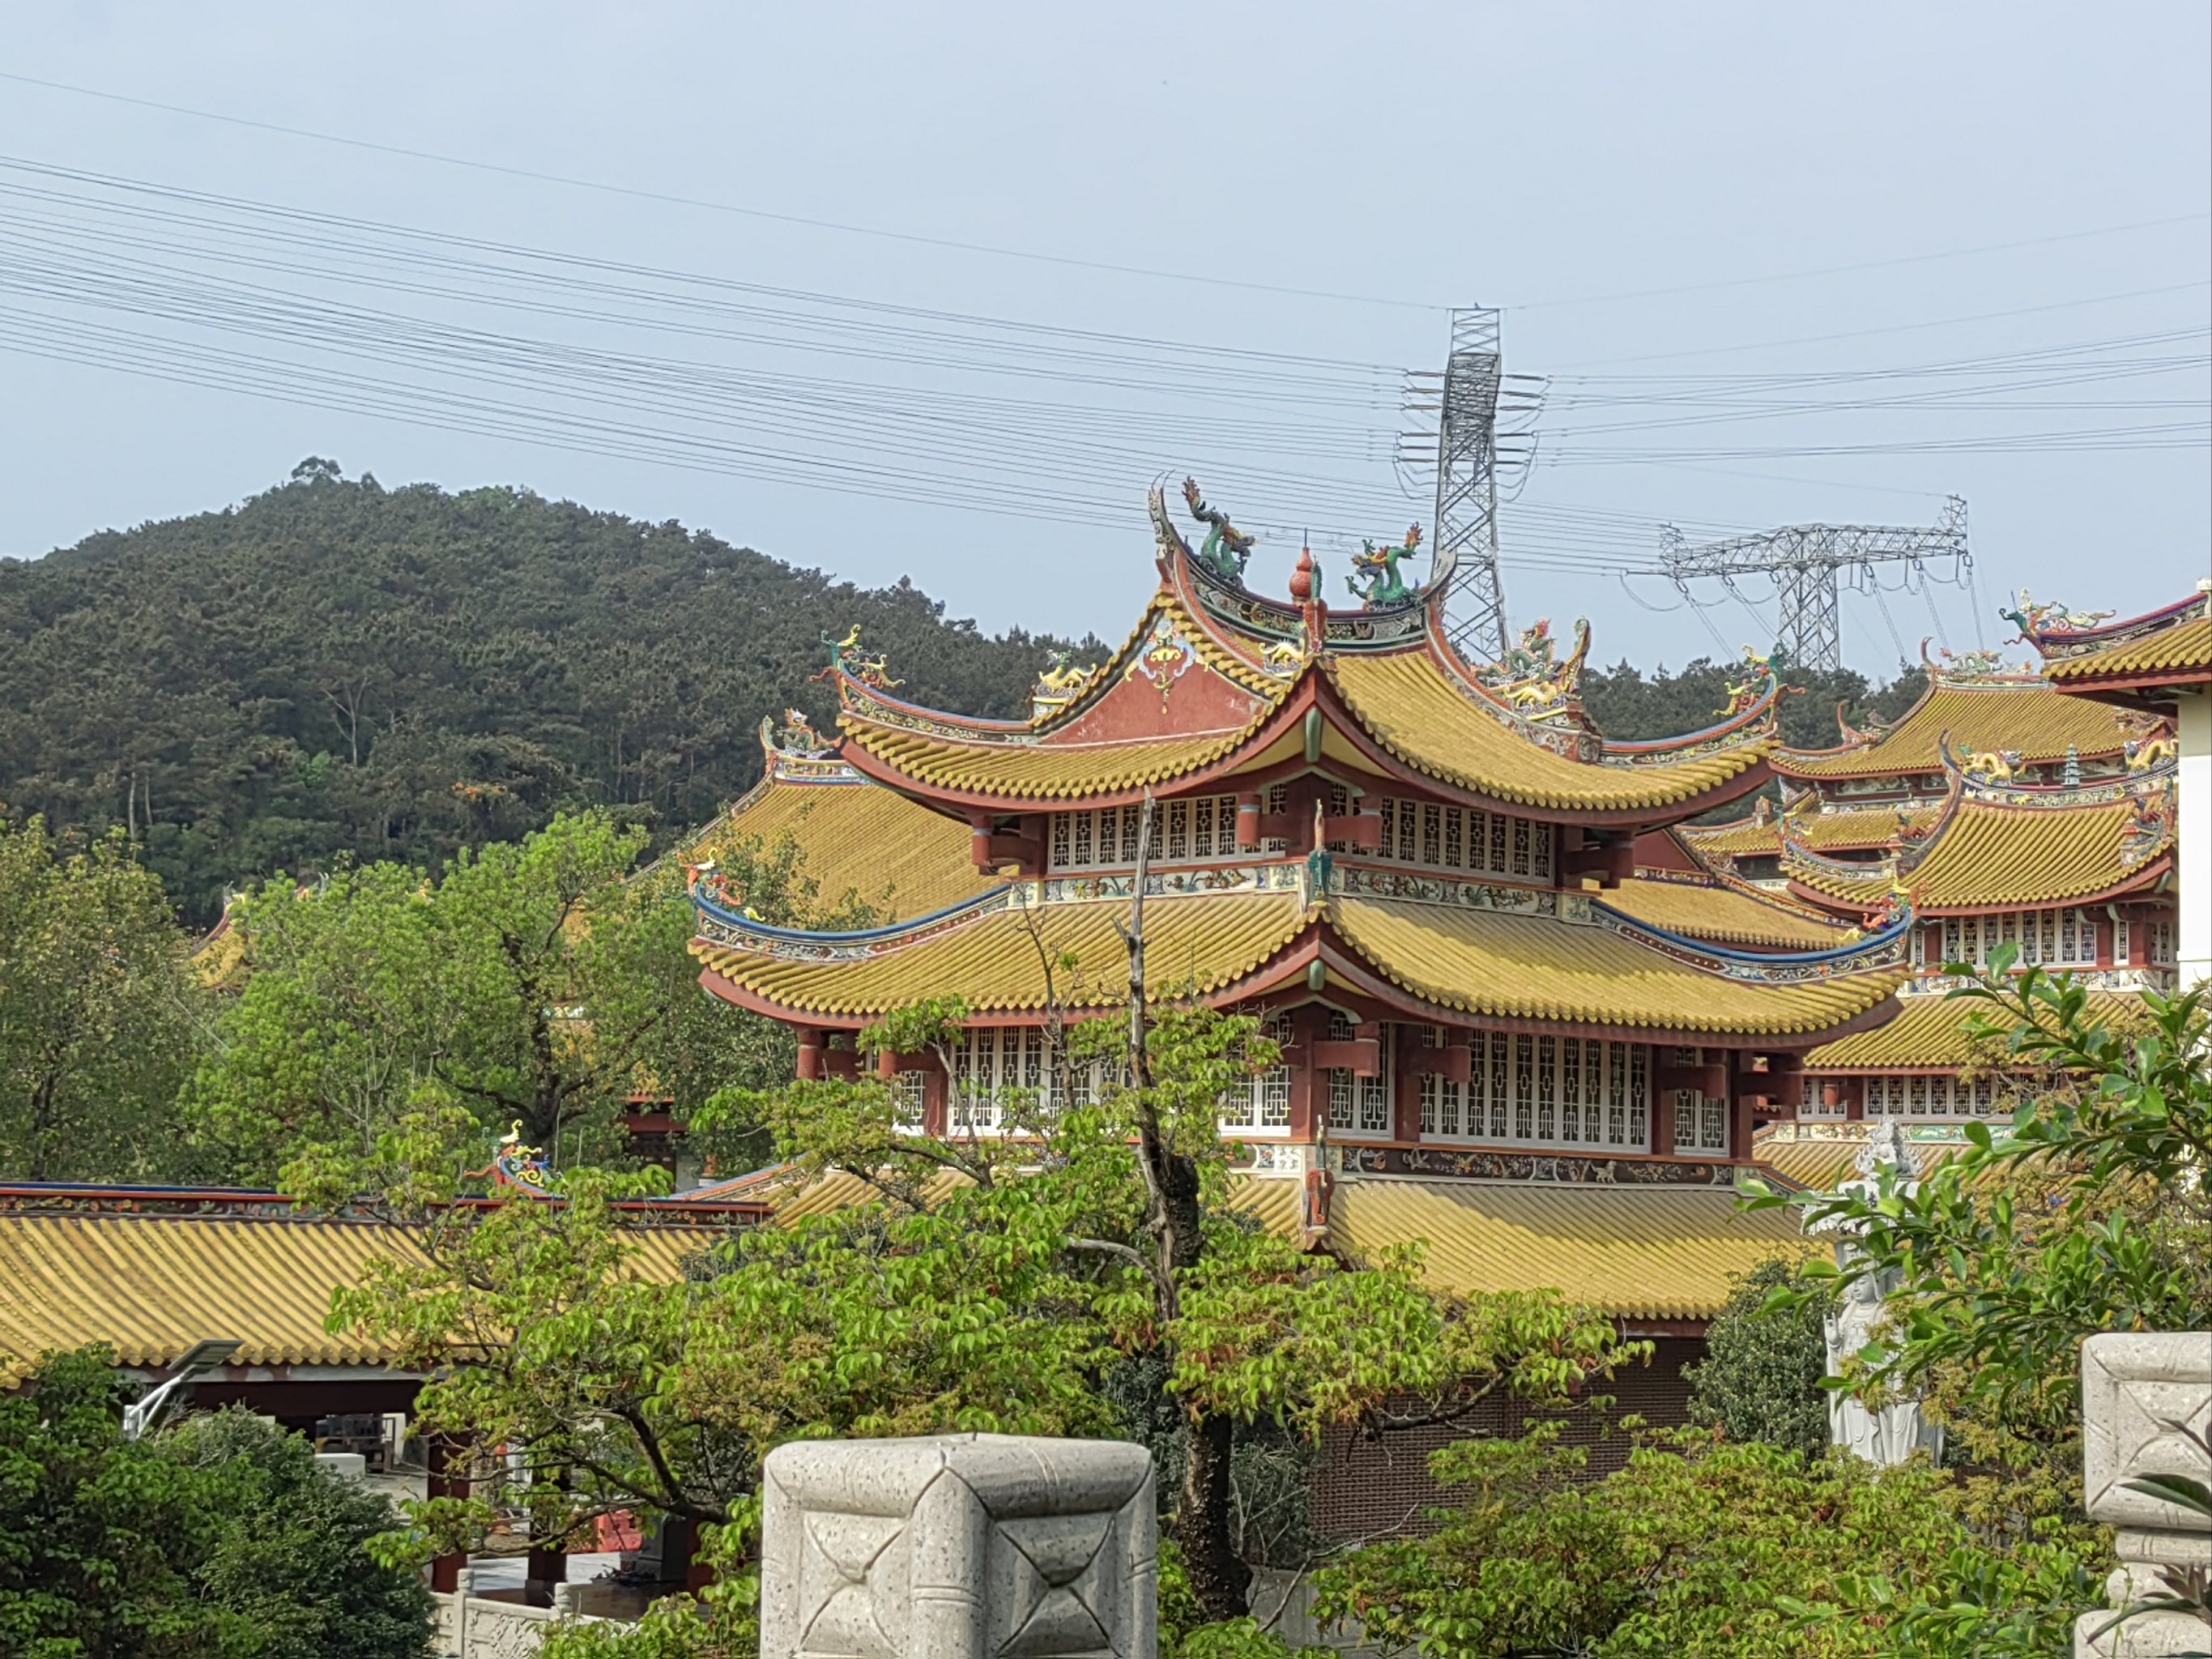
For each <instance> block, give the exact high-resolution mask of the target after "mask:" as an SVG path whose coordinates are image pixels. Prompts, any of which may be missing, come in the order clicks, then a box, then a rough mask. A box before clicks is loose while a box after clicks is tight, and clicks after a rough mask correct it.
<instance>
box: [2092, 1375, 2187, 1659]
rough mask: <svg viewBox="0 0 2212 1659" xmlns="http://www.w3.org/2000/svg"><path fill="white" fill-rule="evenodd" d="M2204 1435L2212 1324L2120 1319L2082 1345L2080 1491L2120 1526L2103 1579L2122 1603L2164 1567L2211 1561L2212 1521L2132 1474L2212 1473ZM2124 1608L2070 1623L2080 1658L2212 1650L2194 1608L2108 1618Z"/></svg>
mask: <svg viewBox="0 0 2212 1659" xmlns="http://www.w3.org/2000/svg"><path fill="white" fill-rule="evenodd" d="M2177 1425H2178V1426H2177ZM2184 1431H2186V1432H2184ZM2191 1435H2194V1436H2196V1437H2197V1438H2196V1439H2195V1440H2192V1439H2191ZM2207 1436H2212V1331H2189V1332H2180V1333H2172V1334H2169V1333H2157V1334H2132V1333H2129V1332H2122V1331H2112V1332H2106V1333H2103V1334H2100V1335H2097V1336H2093V1337H2091V1338H2090V1339H2089V1340H2087V1342H2085V1343H2083V1344H2082V1345H2081V1486H2082V1496H2083V1498H2084V1499H2085V1500H2086V1503H2087V1508H2088V1511H2089V1515H2090V1517H2091V1518H2092V1519H2093V1520H2098V1521H2102V1522H2106V1524H2108V1525H2110V1526H2113V1527H2117V1528H2119V1536H2118V1538H2117V1539H2115V1540H2114V1541H2113V1542H2114V1545H2115V1547H2116V1548H2117V1549H2118V1553H2119V1557H2120V1565H2119V1570H2118V1571H2117V1572H2115V1573H2113V1574H2112V1577H2111V1578H2110V1579H2109V1580H2107V1581H2106V1590H2107V1592H2108V1593H2109V1594H2110V1595H2111V1597H2112V1607H2114V1608H2115V1609H2118V1608H2122V1607H2127V1606H2128V1605H2130V1603H2131V1602H2134V1601H2139V1600H2141V1599H2142V1598H2144V1597H2146V1596H2153V1595H2160V1594H2161V1593H2162V1591H2161V1588H2160V1584H2159V1583H2158V1579H2159V1575H2160V1571H2161V1570H2163V1569H2166V1568H2179V1569H2187V1568H2190V1567H2197V1568H2212V1523H2208V1522H2206V1521H2205V1519H2204V1518H2203V1516H2198V1515H2194V1514H2192V1513H2191V1512H2190V1511H2189V1510H2185V1509H2184V1508H2182V1507H2181V1506H2180V1505H2179V1504H2171V1503H2168V1502H2166V1500H2165V1499H2164V1498H2153V1497H2151V1496H2149V1495H2148V1494H2147V1493H2144V1492H2130V1491H2129V1490H2128V1483H2129V1482H2130V1481H2131V1480H2142V1478H2143V1477H2144V1476H2146V1475H2153V1474H2168V1475H2185V1476H2188V1477H2189V1478H2191V1479H2192V1480H2199V1481H2203V1482H2205V1483H2206V1484H2208V1485H2212V1455H2207V1454H2206V1452H2205V1449H2204V1447H2203V1443H2202V1442H2203V1439H2204V1438H2205V1437H2207ZM2116 1616H2117V1614H2116V1613H2087V1614H2084V1615H2083V1616H2082V1618H2081V1620H2080V1621H2079V1622H2078V1623H2077V1624H2076V1625H2075V1626H2074V1651H2075V1656H2076V1659H2154V1656H2158V1655H2166V1654H2186V1653H2203V1652H2206V1651H2208V1650H2212V1625H2207V1624H2206V1623H2204V1621H2203V1620H2201V1619H2198V1618H2197V1617H2196V1616H2195V1615H2193V1614H2191V1613H2145V1614H2143V1615H2142V1617H2140V1618H2136V1619H2130V1620H2128V1621H2127V1622H2126V1623H2125V1624H2123V1625H2119V1626H2113V1627H2112V1628H2111V1629H2106V1626H2112V1620H2113V1619H2114V1618H2115V1617H2116ZM2100 1631H2102V1632H2104V1634H2102V1635H2101V1636H2100V1635H2099V1634H2098V1632H2100Z"/></svg>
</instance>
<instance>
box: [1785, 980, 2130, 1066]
mask: <svg viewBox="0 0 2212 1659" xmlns="http://www.w3.org/2000/svg"><path fill="white" fill-rule="evenodd" d="M1902 1001H1903V1004H1904V1008H1903V1012H1900V1013H1899V1015H1898V1017H1897V1018H1895V1019H1893V1020H1892V1021H1890V1022H1889V1024H1887V1025H1884V1026H1881V1028H1879V1029H1878V1030H1872V1031H1858V1032H1855V1033H1853V1034H1852V1035H1851V1036H1847V1037H1843V1038H1840V1039H1838V1041H1836V1042H1831V1043H1828V1044H1826V1045H1825V1046H1824V1047H1821V1048H1815V1049H1814V1050H1813V1052H1812V1053H1810V1054H1808V1055H1806V1056H1805V1064H1806V1065H1808V1066H1815V1067H1818V1068H1820V1069H1821V1070H1824V1071H1832V1072H1878V1071H1907V1070H1934V1069H1938V1068H1940V1069H1942V1070H1944V1071H1953V1072H1955V1071H1960V1070H1965V1069H1967V1068H1969V1067H1973V1066H1994V1065H1996V1064H1997V1063H1999V1062H2001V1061H2002V1059H2003V1057H2004V1045H2003V1044H2002V1042H1995V1043H1988V1044H1981V1045H1977V1044H1976V1043H1975V1042H1974V1041H1973V1040H1972V1038H1971V1037H1969V1036H1967V1035H1966V1022H1967V1021H1968V1020H1970V1019H1972V1018H1975V1017H1976V1016H1978V1015H1989V1014H1992V1013H1994V1012H1996V1011H1995V1010H1994V1009H1993V1008H1991V1006H1990V1005H1989V1004H1988V1003H1986V1002H1980V1001H1964V1000H1961V1001H1954V1000H1952V999H1951V998H1949V997H1948V996H1942V995H1940V994H1936V993H1934V992H1924V993H1923V994H1919V995H1917V996H1910V997H1905V998H1903V999H1902ZM2143 1013H2144V1008H2143V1001H2142V998H2141V997H2140V996H2137V995H2136V994H2135V993H2133V992H2131V991H2093V992H2091V993H2090V994H2089V1018H2091V1019H2092V1020H2093V1021H2094V1022H2095V1023H2097V1024H2102V1025H2105V1026H2106V1027H2108V1028H2110V1029H2112V1030H2128V1029H2130V1028H2131V1027H2133V1026H2134V1025H2136V1024H2139V1023H2140V1022H2141V1021H2142V1017H2143Z"/></svg>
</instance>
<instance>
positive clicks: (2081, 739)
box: [1771, 665, 2142, 784]
mask: <svg viewBox="0 0 2212 1659" xmlns="http://www.w3.org/2000/svg"><path fill="white" fill-rule="evenodd" d="M1929 666H1930V671H1929V675H1928V683H1927V684H1926V685H1925V686H1923V688H1922V690H1921V692H1920V695H1919V696H1917V697H1916V698H1914V699H1913V702H1912V706H1911V708H1907V709H1906V710H1905V712H1904V713H1903V714H1899V716H1898V717H1897V718H1896V719H1895V720H1891V721H1889V722H1888V723H1887V724H1886V725H1883V726H1880V727H1878V728H1875V729H1862V728H1857V727H1850V726H1846V727H1845V730H1846V731H1847V732H1849V734H1850V740H1849V741H1845V742H1842V743H1838V744H1833V745H1832V746H1830V747H1828V748H1826V749H1796V748H1791V747H1789V746H1787V745H1784V746H1782V747H1779V748H1778V749H1777V750H1775V751H1774V755H1773V757H1772V760H1771V765H1772V766H1773V768H1774V769H1775V771H1776V772H1778V773H1779V774H1780V775H1782V776H1783V777H1784V778H1785V779H1790V780H1796V781H1803V782H1805V783H1808V784H1815V783H1819V782H1821V781H1832V780H1842V779H1850V778H1875V777H1882V778H1910V777H1913V776H1917V775H1927V774H1931V773H1934V772H1935V771H1936V770H1937V769H1938V761H1937V757H1936V753H1935V745H1934V743H1933V742H1932V741H1931V739H1933V738H1936V737H1937V736H1938V735H1940V734H1941V733H1942V732H1944V731H1946V730H1950V731H1954V732H1955V731H1956V729H1957V727H1958V726H1959V725H1960V722H1961V721H1969V722H1971V721H1972V720H1986V721H1988V722H1989V724H1990V728H1991V730H1992V731H1993V732H1994V731H2002V733H2003V739H2002V740H2003V741H2004V742H2006V743H2008V744H2018V745H2020V747H2019V749H2018V750H2017V751H2016V752H2018V753H2020V754H2021V757H2022V760H2023V762H2024V763H2027V764H2029V765H2046V764H2051V763H2055V762H2057V761H2060V760H2063V759H2066V758H2067V757H2069V754H2070V755H2071V756H2072V757H2074V758H2075V759H2079V760H2092V761H2095V760H2109V759H2112V758H2114V757H2118V756H2119V755H2120V754H2121V753H2122V752H2123V751H2124V749H2125V747H2126V745H2127V744H2128V742H2129V741H2130V738H2131V737H2139V736H2141V735H2142V729H2141V725H2140V719H2139V718H2137V720H2136V723H2135V724H2133V725H2131V724H2130V717H2128V716H2125V715H2123V714H2120V713H2118V711H2115V710H2111V709H2106V710H2104V711H2102V712H2101V713H2098V712H2093V709H2094V705H2081V704H2079V703H2078V702H2076V701H2075V700H2074V699H2069V698H2067V697H2065V696H2063V694H2061V693H2060V692H2059V690H2057V687H2055V686H2053V685H2052V684H2051V682H2050V681H2049V680H2048V679H2046V678H2045V677H2044V676H2043V675H2042V674H2041V673H2039V672H2034V671H2027V672H2021V673H2013V672H2004V673H1981V672H1973V673H1966V672H1960V671H1956V670H1955V669H1951V668H1945V667H1942V666H1939V665H1929ZM2024 708H2026V709H2029V710H2031V711H2032V712H2028V713H2025V714H2024V713H2023V712H2022V711H2023V709H2024ZM1991 714H1996V715H1998V716H2000V717H2001V718H1999V719H1996V720H1990V719H1989V717H1990V715H1991Z"/></svg>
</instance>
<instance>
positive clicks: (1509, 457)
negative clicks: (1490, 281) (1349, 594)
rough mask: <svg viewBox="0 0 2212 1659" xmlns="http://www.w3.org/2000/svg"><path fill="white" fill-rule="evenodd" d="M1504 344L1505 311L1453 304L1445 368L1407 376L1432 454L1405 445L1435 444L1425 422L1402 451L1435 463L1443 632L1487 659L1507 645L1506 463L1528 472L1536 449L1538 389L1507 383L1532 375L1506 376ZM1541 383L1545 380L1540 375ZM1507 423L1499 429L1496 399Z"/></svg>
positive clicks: (1417, 466) (1415, 460) (1412, 465)
mask: <svg viewBox="0 0 2212 1659" xmlns="http://www.w3.org/2000/svg"><path fill="white" fill-rule="evenodd" d="M1415 378H1416V379H1417V380H1425V381H1429V382H1431V383H1433V382H1436V381H1437V380H1441V382H1442V384H1441V385H1440V386H1439V385H1435V384H1431V385H1427V386H1418V387H1416V386H1412V385H1410V384H1409V386H1408V391H1407V404H1406V408H1407V413H1408V414H1409V415H1413V416H1423V417H1426V416H1434V417H1435V422H1436V426H1435V435H1434V445H1435V447H1434V451H1433V459H1431V458H1430V456H1429V455H1425V454H1421V453H1418V452H1417V453H1411V454H1407V453H1404V452H1403V448H1402V447H1403V446H1404V445H1406V444H1408V443H1410V444H1413V445H1416V446H1418V447H1419V448H1422V449H1425V448H1426V447H1428V442H1429V438H1430V435H1429V433H1428V431H1427V430H1426V429H1425V428H1426V425H1427V422H1426V420H1425V419H1424V420H1423V422H1422V427H1423V428H1424V429H1422V430H1419V431H1417V432H1414V433H1410V434H1407V435H1403V436H1402V437H1401V460H1402V461H1403V462H1404V463H1405V465H1407V468H1408V469H1409V470H1410V471H1416V472H1418V471H1425V469H1426V467H1427V466H1429V465H1433V466H1434V467H1435V468H1436V493H1437V505H1436V518H1435V520H1434V523H1435V526H1436V530H1435V537H1434V539H1433V541H1432V543H1431V546H1432V549H1433V562H1432V563H1431V569H1436V570H1446V569H1448V570H1449V571H1450V573H1451V574H1450V578H1449V582H1448V584H1447V586H1446V587H1445V589H1444V632H1445V636H1446V637H1447V638H1448V639H1449V641H1451V644H1452V647H1453V648H1454V649H1455V650H1456V651H1457V652H1458V653H1460V655H1461V656H1462V657H1465V658H1467V659H1468V660H1470V661H1474V662H1490V661H1493V660H1495V659H1498V658H1502V657H1503V656H1504V654H1505V651H1506V647H1507V645H1508V644H1509V641H1508V639H1507V637H1506V627H1505V588H1504V583H1503V582H1502V581H1501V580H1499V578H1498V473H1499V471H1500V470H1501V469H1503V470H1504V471H1507V472H1509V473H1511V472H1514V471H1526V470H1527V467H1528V462H1529V459H1531V457H1532V456H1533V454H1534V447H1535V445H1534V431H1533V422H1534V417H1535V414H1536V411H1537V409H1538V407H1539V406H1540V405H1541V392H1534V391H1526V390H1522V389H1521V388H1519V387H1516V386H1508V385H1506V384H1505V383H1506V382H1507V381H1508V380H1533V379H1534V378H1535V377H1533V376H1528V375H1508V374H1505V373H1504V357H1503V356H1502V355H1501V353H1500V351H1499V349H1498V313H1497V312H1496V311H1494V310H1492V309H1489V308H1487V307H1471V308H1468V309H1466V310H1460V311H1455V312H1453V313H1452V319H1451V351H1450V355H1449V356H1447V357H1446V358H1445V360H1444V368H1443V374H1442V375H1441V376H1438V375H1437V374H1433V373H1431V374H1421V375H1419V376H1416V377H1415ZM1539 384H1541V382H1539ZM1501 396H1502V398H1503V399H1504V404H1505V413H1506V416H1507V429H1506V430H1505V431H1504V432H1501V431H1499V429H1498V412H1499V409H1498V406H1499V401H1500V398H1501Z"/></svg>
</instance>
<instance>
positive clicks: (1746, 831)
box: [1677, 806, 1943, 858]
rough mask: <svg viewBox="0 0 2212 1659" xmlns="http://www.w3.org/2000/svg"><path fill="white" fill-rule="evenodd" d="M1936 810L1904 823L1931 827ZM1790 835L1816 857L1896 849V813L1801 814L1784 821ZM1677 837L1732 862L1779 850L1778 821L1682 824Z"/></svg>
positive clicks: (1912, 814) (1869, 809) (1912, 811)
mask: <svg viewBox="0 0 2212 1659" xmlns="http://www.w3.org/2000/svg"><path fill="white" fill-rule="evenodd" d="M1942 811H1943V809H1942V807H1941V806H1915V807H1911V808H1908V809H1907V811H1906V813H1905V817H1906V819H1907V821H1908V822H1909V823H1911V826H1912V827H1913V828H1914V829H1929V828H1930V827H1932V826H1933V825H1934V823H1935V822H1936V818H1937V817H1940V816H1941V815H1942ZM1790 828H1791V829H1792V831H1793V832H1794V833H1795V834H1796V836H1798V838H1799V839H1801V840H1802V841H1803V842H1805V844H1806V845H1807V846H1808V847H1810V848H1812V849H1813V850H1814V852H1816V853H1840V852H1852V851H1858V850H1863V849H1865V848H1877V847H1882V848H1887V847H1894V846H1896V844H1897V811H1896V809H1895V808H1894V807H1889V806H1862V807H1858V808H1856V809H1853V808H1849V807H1845V808H1839V809H1837V810H1834V811H1825V812H1823V811H1806V812H1797V813H1794V814H1792V815H1791V817H1790ZM1677 833H1678V834H1680V836H1682V837H1683V838H1684V839H1685V840H1686V841H1687V842H1689V843H1690V844H1691V845H1692V847H1694V848H1697V849H1698V851H1699V852H1700V853H1705V854H1713V855H1716V856H1718V855H1722V854H1725V855H1727V856H1729V857H1732V858H1755V857H1758V856H1759V855H1760V854H1767V855H1769V856H1771V855H1772V854H1776V853H1779V852H1780V851H1781V850H1782V825H1781V823H1780V821H1779V820H1778V819H1776V818H1771V817H1770V818H1768V819H1767V820H1766V821H1765V823H1758V822H1755V821H1753V819H1750V818H1738V819H1736V820H1735V822H1733V823H1705V824H1700V823H1685V824H1682V825H1680V826H1679V828H1678V829H1677Z"/></svg>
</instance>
